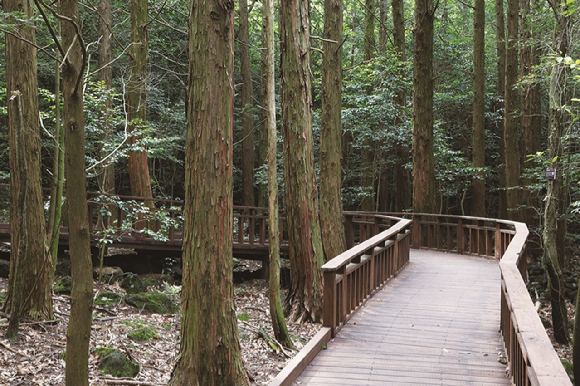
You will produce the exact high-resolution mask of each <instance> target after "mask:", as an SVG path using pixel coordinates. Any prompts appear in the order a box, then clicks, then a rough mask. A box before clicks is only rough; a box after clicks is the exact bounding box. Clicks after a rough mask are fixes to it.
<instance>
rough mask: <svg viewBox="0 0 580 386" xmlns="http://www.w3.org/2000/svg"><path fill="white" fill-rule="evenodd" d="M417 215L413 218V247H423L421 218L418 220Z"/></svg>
mask: <svg viewBox="0 0 580 386" xmlns="http://www.w3.org/2000/svg"><path fill="white" fill-rule="evenodd" d="M417 217H419V216H415V217H414V218H413V248H414V249H421V220H420V219H419V220H417ZM419 218H420V217H419Z"/></svg>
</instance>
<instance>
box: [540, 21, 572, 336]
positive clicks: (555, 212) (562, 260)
mask: <svg viewBox="0 0 580 386" xmlns="http://www.w3.org/2000/svg"><path fill="white" fill-rule="evenodd" d="M555 17H556V20H557V22H558V23H557V28H558V30H557V31H556V33H555V35H556V37H557V38H556V39H557V40H556V41H555V42H554V43H555V44H554V45H555V46H558V50H559V52H558V53H559V55H562V57H565V56H566V55H567V52H568V48H569V39H570V37H569V29H570V18H569V17H566V16H563V15H561V14H556V15H555ZM568 72H569V65H568V64H565V63H553V65H552V72H551V74H550V89H549V95H548V96H549V103H550V105H549V107H550V110H549V123H548V160H549V161H550V162H551V164H550V166H551V167H552V168H554V169H556V178H555V179H554V180H548V188H547V192H546V198H545V199H544V202H545V205H546V208H545V219H544V224H545V229H544V232H543V236H544V266H545V268H546V272H547V273H548V277H549V284H550V301H551V304H552V323H553V325H554V339H555V340H556V341H557V342H558V343H567V342H568V341H569V339H570V337H569V334H568V317H567V310H566V300H565V296H564V279H563V275H562V268H563V267H565V265H566V257H565V255H564V248H562V247H561V245H559V243H561V242H562V239H563V238H564V237H562V236H561V234H564V235H565V234H566V229H565V224H566V222H565V215H566V214H565V208H563V207H562V203H563V202H566V191H565V188H564V178H565V176H564V170H565V167H566V160H565V159H564V154H565V151H564V147H565V145H564V138H563V137H564V135H565V134H566V127H567V126H568V124H569V119H570V116H569V114H568V113H567V112H566V109H564V108H563V107H564V106H565V105H566V104H567V102H566V101H567V96H566V81H567V77H568ZM562 220H564V221H562Z"/></svg>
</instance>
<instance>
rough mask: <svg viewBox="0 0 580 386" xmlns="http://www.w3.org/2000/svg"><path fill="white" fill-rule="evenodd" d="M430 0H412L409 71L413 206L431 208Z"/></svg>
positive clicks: (422, 210)
mask: <svg viewBox="0 0 580 386" xmlns="http://www.w3.org/2000/svg"><path fill="white" fill-rule="evenodd" d="M434 14H435V9H434V5H433V0H417V1H415V29H414V30H413V34H414V61H415V67H414V71H413V174H414V176H413V210H414V211H415V212H417V213H434V212H435V207H436V206H435V162H434V158H433V19H434Z"/></svg>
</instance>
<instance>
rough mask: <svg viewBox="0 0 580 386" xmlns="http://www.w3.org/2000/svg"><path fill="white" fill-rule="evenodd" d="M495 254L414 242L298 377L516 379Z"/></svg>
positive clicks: (336, 380) (346, 380)
mask: <svg viewBox="0 0 580 386" xmlns="http://www.w3.org/2000/svg"><path fill="white" fill-rule="evenodd" d="M499 328H500V271H499V267H498V262H497V261H496V260H489V259H484V258H479V257H472V256H463V255H455V254H448V253H442V252H433V251H425V250H412V251H411V261H410V263H409V264H408V266H407V267H406V268H405V269H404V270H403V271H402V272H401V273H400V274H399V276H397V277H396V278H395V279H393V280H392V281H391V282H390V283H388V284H387V285H386V286H385V288H384V289H383V290H382V291H380V292H379V293H377V294H376V295H375V296H374V297H373V298H372V299H371V300H370V301H369V302H368V303H367V305H366V306H365V307H363V308H362V309H361V310H360V311H359V312H358V313H357V314H356V315H355V316H353V318H352V319H351V320H350V321H349V322H348V323H347V325H346V326H344V327H343V329H342V330H341V331H340V332H339V333H338V334H337V336H336V337H335V338H334V339H333V340H331V341H330V342H329V343H328V345H327V349H326V350H322V351H321V352H320V353H319V354H318V356H317V357H316V358H315V359H314V360H313V361H312V363H311V364H310V365H309V366H308V367H307V368H306V369H305V370H304V371H303V372H302V374H301V376H300V377H299V378H298V380H297V381H295V382H294V383H293V384H294V385H312V386H318V385H353V386H354V385H450V386H451V385H490V386H491V385H493V386H495V385H511V384H512V383H511V380H510V378H508V377H507V376H506V365H504V364H502V363H500V362H499V359H500V356H503V355H504V354H503V352H504V350H503V344H502V341H501V336H500V333H499Z"/></svg>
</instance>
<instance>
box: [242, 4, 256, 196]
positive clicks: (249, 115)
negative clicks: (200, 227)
mask: <svg viewBox="0 0 580 386" xmlns="http://www.w3.org/2000/svg"><path fill="white" fill-rule="evenodd" d="M248 23H249V22H248V0H240V22H239V24H240V32H239V39H240V67H241V78H242V138H243V139H242V154H243V157H242V180H243V181H242V204H243V205H247V206H254V205H255V199H254V114H253V108H252V107H253V104H254V103H253V89H252V69H251V67H250V26H249V24H248Z"/></svg>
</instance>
